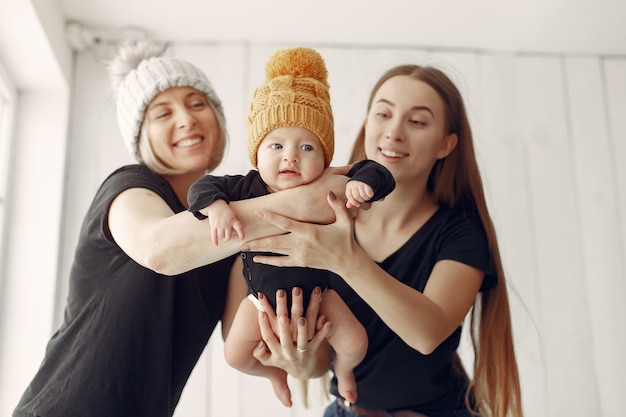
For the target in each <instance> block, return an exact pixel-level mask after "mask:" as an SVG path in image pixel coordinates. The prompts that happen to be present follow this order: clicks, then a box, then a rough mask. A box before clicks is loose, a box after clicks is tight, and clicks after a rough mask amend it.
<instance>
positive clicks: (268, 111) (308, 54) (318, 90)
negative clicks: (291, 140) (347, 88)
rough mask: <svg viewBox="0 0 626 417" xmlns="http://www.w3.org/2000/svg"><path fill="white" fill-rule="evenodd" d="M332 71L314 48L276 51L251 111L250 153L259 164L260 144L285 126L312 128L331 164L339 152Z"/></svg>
mask: <svg viewBox="0 0 626 417" xmlns="http://www.w3.org/2000/svg"><path fill="white" fill-rule="evenodd" d="M327 78H328V71H327V70H326V64H325V63H324V59H322V57H321V55H320V54H319V53H317V52H316V51H315V50H313V49H310V48H293V49H282V50H278V51H276V53H274V55H272V57H271V58H270V60H269V61H268V62H267V64H266V65H265V84H263V85H262V86H261V87H259V88H257V89H256V91H255V92H254V95H253V97H252V103H251V104H250V113H249V114H248V153H249V156H250V161H251V162H252V165H254V166H255V167H256V166H257V158H256V155H257V151H258V149H259V144H260V143H261V141H262V140H263V138H265V136H266V135H267V134H268V133H269V132H270V131H272V130H274V129H276V128H279V127H283V126H298V127H304V128H307V129H309V130H310V131H311V132H313V133H314V134H315V135H317V137H319V139H320V142H322V147H323V149H324V162H325V165H326V166H328V165H329V164H330V161H331V160H332V159H333V153H334V151H335V133H334V124H333V113H332V110H331V107H330V95H329V93H328V89H329V86H328V80H327Z"/></svg>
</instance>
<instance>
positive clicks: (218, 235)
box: [200, 200, 244, 246]
mask: <svg viewBox="0 0 626 417" xmlns="http://www.w3.org/2000/svg"><path fill="white" fill-rule="evenodd" d="M200 213H202V214H204V215H205V216H207V217H208V218H209V223H210V225H211V240H212V241H213V244H214V245H215V246H218V245H219V242H220V241H221V242H228V241H229V240H230V238H231V237H232V236H233V231H234V232H235V233H237V236H239V239H240V240H243V236H244V234H243V225H242V224H241V222H240V221H239V219H238V218H237V215H236V214H235V212H234V211H233V210H232V209H231V208H230V206H229V205H228V203H227V202H226V201H224V200H215V201H214V202H212V203H211V204H210V205H209V206H208V207H206V208H204V209H202V210H200Z"/></svg>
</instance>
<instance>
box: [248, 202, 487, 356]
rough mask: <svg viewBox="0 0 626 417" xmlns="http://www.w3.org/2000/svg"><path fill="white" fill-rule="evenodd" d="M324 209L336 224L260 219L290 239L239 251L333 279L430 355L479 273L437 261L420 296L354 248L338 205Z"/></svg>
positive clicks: (460, 314)
mask: <svg viewBox="0 0 626 417" xmlns="http://www.w3.org/2000/svg"><path fill="white" fill-rule="evenodd" d="M329 204H330V205H331V207H332V208H333V210H334V211H335V215H336V218H337V220H336V221H335V222H334V223H332V224H328V225H313V224H305V223H300V222H297V221H294V220H291V219H287V218H285V217H282V216H279V215H276V214H273V213H269V212H263V213H261V215H262V216H263V218H265V219H266V220H268V221H269V222H270V223H272V224H274V225H275V226H278V227H280V228H281V229H283V230H285V231H288V232H290V233H289V234H282V235H277V236H272V237H268V238H263V239H258V240H255V241H249V242H246V243H245V244H244V248H245V250H248V249H249V250H253V251H270V252H276V253H281V254H284V255H288V256H284V257H267V256H256V257H255V261H256V262H262V263H267V264H271V265H276V266H307V267H311V268H319V269H327V270H330V271H332V272H334V273H336V274H337V275H339V276H341V277H342V278H343V279H344V280H345V281H346V283H347V284H348V285H350V286H351V287H352V288H353V289H354V290H355V291H356V292H357V294H359V296H360V297H361V298H363V300H364V301H365V302H366V303H367V304H368V305H369V306H370V307H372V309H374V311H376V313H377V314H378V315H379V316H380V317H381V318H382V320H383V321H384V322H385V323H386V324H387V325H388V326H389V327H390V328H391V329H392V330H393V331H394V332H395V333H396V334H398V335H399V336H400V337H401V338H402V339H403V340H404V341H405V342H406V343H407V344H408V345H410V346H412V347H413V348H414V349H416V350H418V351H419V352H421V353H423V354H429V353H431V352H432V351H433V350H434V349H435V348H436V347H437V346H438V345H439V344H440V343H441V342H443V341H444V340H445V339H446V338H447V337H448V336H449V335H450V334H451V333H452V332H453V331H454V330H455V329H456V328H457V327H458V326H459V324H460V323H461V322H462V321H463V319H464V317H465V315H466V314H467V312H468V311H469V309H470V307H471V306H472V304H473V302H474V299H475V297H476V294H477V292H478V290H479V288H480V285H481V282H482V279H483V276H484V273H483V272H482V271H479V270H477V269H475V268H472V267H470V266H467V265H465V264H462V263H459V262H456V261H440V262H438V263H437V264H436V266H435V268H434V269H433V271H432V273H431V276H430V278H429V280H428V284H427V286H426V288H425V290H424V293H421V292H419V291H417V290H416V289H414V288H412V287H410V286H408V285H406V284H404V283H402V282H400V281H398V280H396V279H395V278H393V277H392V276H391V275H389V274H388V273H387V272H386V271H384V270H383V269H382V268H380V267H379V266H378V265H377V264H376V263H375V262H373V261H372V260H371V258H370V257H369V255H368V254H367V253H366V252H365V251H364V250H363V249H362V248H361V247H360V246H359V245H358V244H357V243H356V241H355V239H354V225H353V222H352V219H351V218H350V216H349V214H348V211H347V210H346V209H345V207H344V205H343V203H342V202H341V201H339V200H338V199H336V197H335V198H331V197H329Z"/></svg>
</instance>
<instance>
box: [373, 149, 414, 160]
mask: <svg viewBox="0 0 626 417" xmlns="http://www.w3.org/2000/svg"><path fill="white" fill-rule="evenodd" d="M380 153H382V154H383V156H386V157H388V158H402V157H405V156H407V155H408V154H405V153H399V152H394V151H389V150H385V149H381V150H380Z"/></svg>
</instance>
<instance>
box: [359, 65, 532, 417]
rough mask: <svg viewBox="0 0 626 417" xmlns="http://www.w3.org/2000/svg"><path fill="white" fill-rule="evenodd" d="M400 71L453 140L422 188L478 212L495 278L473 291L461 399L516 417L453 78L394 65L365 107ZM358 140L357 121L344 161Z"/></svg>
mask: <svg viewBox="0 0 626 417" xmlns="http://www.w3.org/2000/svg"><path fill="white" fill-rule="evenodd" d="M400 75H402V76H409V77H412V78H414V79H415V80H420V81H422V82H425V83H426V84H428V85H429V86H430V87H432V88H433V89H434V90H435V91H436V92H437V94H438V95H439V96H440V97H441V99H442V100H443V103H444V106H445V112H446V114H445V118H446V129H447V130H448V132H447V133H455V134H456V135H457V136H458V144H457V146H456V148H455V149H454V150H453V151H452V152H451V153H450V155H448V157H446V158H445V159H440V160H438V161H437V162H436V163H435V166H434V167H433V169H432V171H431V173H430V176H429V180H428V185H427V187H428V190H429V191H430V192H431V193H432V194H433V196H434V197H435V198H436V200H437V202H439V203H440V204H444V205H446V206H448V207H466V208H471V209H475V210H477V211H478V213H479V215H480V218H481V220H482V223H483V226H484V228H485V232H486V234H487V241H488V244H489V252H490V254H491V259H492V262H493V266H494V268H495V272H496V274H497V278H498V280H497V284H496V285H495V286H494V287H493V288H491V289H489V290H487V291H485V292H481V293H480V294H479V296H478V297H477V298H476V301H475V303H474V307H473V308H472V311H471V321H470V333H471V339H472V345H473V349H474V372H473V376H472V378H471V380H470V381H469V387H468V390H467V395H466V404H467V406H468V408H469V409H470V410H471V411H472V412H473V413H474V414H477V415H481V416H484V417H505V416H507V415H511V416H513V417H521V416H522V415H523V413H522V403H521V390H520V383H519V371H518V367H517V361H516V358H515V350H514V347H513V334H512V333H513V332H512V325H511V314H510V306H509V299H508V294H507V285H506V281H505V276H504V269H503V266H502V259H501V257H500V251H499V249H498V242H497V238H496V232H495V228H494V225H493V222H492V220H491V217H490V215H489V211H488V209H487V203H486V201H485V195H484V190H483V185H482V180H481V177H480V172H479V169H478V164H477V162H476V156H475V153H474V145H473V139H472V131H471V128H470V124H469V120H468V118H467V113H466V110H465V104H464V103H463V98H462V97H461V93H460V92H459V90H458V89H457V87H456V86H455V85H454V83H453V82H452V81H451V80H450V78H448V76H447V75H445V74H444V73H443V72H442V71H441V70H439V69H437V68H433V67H422V66H418V65H400V66H396V67H393V68H391V69H389V70H388V71H386V72H385V73H384V74H383V75H382V76H381V78H380V79H379V80H378V82H377V83H376V84H375V85H374V88H373V89H372V92H371V95H370V97H369V101H368V104H367V111H368V112H369V109H370V107H371V104H372V100H373V99H374V96H375V94H376V92H377V91H378V89H379V88H380V87H381V86H382V85H383V84H384V83H385V81H387V80H388V79H389V78H392V77H395V76H400ZM364 142H365V126H362V127H361V130H360V131H359V133H358V136H357V139H356V142H355V144H354V147H353V149H352V154H351V155H350V162H355V161H360V160H362V159H364V158H365V145H364ZM454 359H455V361H457V362H458V361H459V358H458V355H456V354H455V358H454ZM472 403H473V404H474V405H472Z"/></svg>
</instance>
